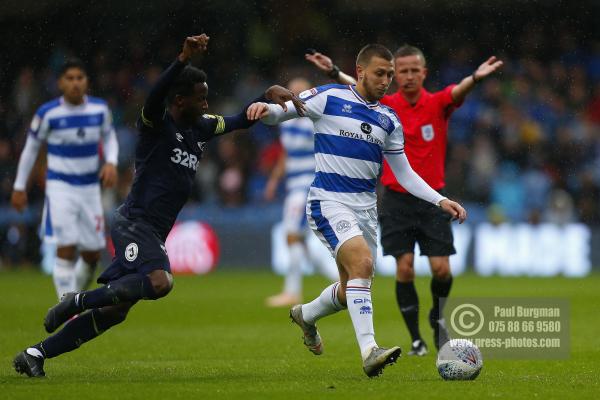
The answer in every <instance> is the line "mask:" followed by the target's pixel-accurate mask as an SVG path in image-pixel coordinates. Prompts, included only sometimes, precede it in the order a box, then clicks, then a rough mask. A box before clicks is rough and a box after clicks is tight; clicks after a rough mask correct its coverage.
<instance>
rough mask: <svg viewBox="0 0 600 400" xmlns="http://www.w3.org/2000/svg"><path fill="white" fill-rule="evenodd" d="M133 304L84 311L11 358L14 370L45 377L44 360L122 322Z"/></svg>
mask: <svg viewBox="0 0 600 400" xmlns="http://www.w3.org/2000/svg"><path fill="white" fill-rule="evenodd" d="M134 304H135V303H133V302H126V303H121V304H118V305H114V306H107V307H103V308H94V309H92V310H88V311H85V312H84V313H82V314H80V315H79V316H78V317H77V318H75V319H72V320H71V321H69V322H68V323H67V324H66V325H65V326H64V327H63V328H62V329H61V330H60V331H59V332H57V333H56V334H54V335H52V336H49V337H48V338H46V339H45V340H43V341H42V342H41V343H38V344H36V345H33V346H31V347H28V348H27V349H26V350H24V351H22V352H21V353H19V354H17V356H16V357H15V359H14V361H13V366H14V368H15V370H16V371H17V372H18V373H21V374H27V375H28V376H30V377H42V376H45V373H44V360H45V359H47V358H52V357H56V356H59V355H61V354H63V353H67V352H69V351H72V350H75V349H77V348H78V347H79V346H81V345H82V344H83V343H85V342H88V341H90V340H92V339H94V338H95V337H97V336H99V335H100V334H102V333H103V332H105V331H106V330H108V329H109V328H111V327H113V326H115V325H117V324H120V323H121V322H123V321H125V318H126V317H127V314H128V313H129V310H130V309H131V307H132V306H133V305H134Z"/></svg>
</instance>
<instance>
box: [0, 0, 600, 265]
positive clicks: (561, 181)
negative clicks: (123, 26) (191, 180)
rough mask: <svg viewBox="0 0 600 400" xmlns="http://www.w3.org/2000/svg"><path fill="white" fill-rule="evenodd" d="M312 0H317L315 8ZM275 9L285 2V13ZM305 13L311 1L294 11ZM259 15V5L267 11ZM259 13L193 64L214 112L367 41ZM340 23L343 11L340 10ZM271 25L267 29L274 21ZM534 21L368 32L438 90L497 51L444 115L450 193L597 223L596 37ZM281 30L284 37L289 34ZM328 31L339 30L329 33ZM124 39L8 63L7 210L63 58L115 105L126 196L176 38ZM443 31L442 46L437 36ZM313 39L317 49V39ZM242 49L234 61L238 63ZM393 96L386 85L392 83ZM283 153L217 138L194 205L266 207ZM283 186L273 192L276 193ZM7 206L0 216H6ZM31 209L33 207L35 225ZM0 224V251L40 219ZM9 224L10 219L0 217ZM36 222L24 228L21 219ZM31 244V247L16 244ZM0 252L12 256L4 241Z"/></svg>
mask: <svg viewBox="0 0 600 400" xmlns="http://www.w3.org/2000/svg"><path fill="white" fill-rule="evenodd" d="M311 4H313V5H314V2H313V3H311ZM282 12H283V11H282ZM310 12H312V13H313V14H311V15H313V17H314V16H315V15H317V14H315V13H314V12H315V10H314V7H313V8H311V7H308V9H307V10H303V13H305V14H306V13H310ZM267 14H268V13H267ZM263 18H266V17H264V16H263V15H262V14H261V13H259V15H258V16H257V17H255V18H254V19H252V20H250V21H246V22H245V24H243V25H240V26H236V27H235V28H232V31H227V32H225V33H223V36H224V37H225V38H228V39H231V38H234V39H235V38H241V37H242V38H244V40H245V42H244V45H243V50H240V52H239V53H235V52H232V49H235V45H232V44H231V43H227V44H226V45H225V47H224V48H223V46H222V45H221V43H220V42H219V41H220V40H222V39H220V38H219V32H215V33H214V34H211V36H212V37H213V39H211V40H212V43H211V46H212V47H211V51H210V52H209V54H208V55H207V56H206V57H205V59H203V60H197V64H198V65H199V66H201V67H203V68H206V70H207V72H208V75H209V82H208V85H209V107H210V109H211V111H212V112H215V113H220V114H231V113H236V112H239V110H240V109H241V108H242V107H243V106H244V105H245V104H247V103H248V102H250V101H251V100H252V99H253V98H255V97H258V96H259V95H260V94H261V92H262V91H264V90H265V89H266V88H267V87H268V86H269V85H270V84H273V83H280V84H284V83H285V82H286V81H287V80H289V79H290V78H292V77H295V76H299V75H301V76H304V77H307V78H309V79H310V80H312V81H313V83H314V84H315V85H318V84H323V83H327V82H329V81H328V79H327V78H326V77H325V76H322V75H320V74H319V73H318V72H317V71H316V70H315V69H314V68H313V67H312V66H311V65H309V64H308V63H307V62H306V61H304V59H303V54H304V51H303V50H304V48H306V47H315V46H316V45H319V44H320V47H319V50H322V51H323V52H325V53H328V54H329V55H330V56H331V57H332V58H333V59H334V61H335V62H336V63H337V64H338V65H339V66H340V67H341V68H342V70H345V71H347V72H353V68H354V55H355V53H356V52H357V51H358V49H359V48H360V47H361V46H362V44H364V43H363V42H358V41H357V38H356V35H354V36H353V35H350V34H344V33H343V32H342V33H340V32H336V31H335V30H332V29H330V28H326V27H323V26H321V25H319V26H320V28H319V29H321V31H319V30H318V29H317V31H316V32H312V36H311V37H310V38H309V39H308V40H310V41H309V42H307V41H306V40H305V41H303V40H302V38H301V37H297V36H293V35H294V33H293V32H294V30H295V29H299V28H300V27H301V24H300V25H299V24H298V23H296V24H293V23H292V24H288V25H285V26H282V25H281V26H280V25H276V26H275V27H274V28H273V27H272V26H271V25H269V23H268V22H265V20H263ZM344 18H346V19H348V18H351V17H350V16H348V15H346V16H345V17H344ZM271 28H272V29H271ZM545 29H546V28H544V25H543V23H541V22H540V23H538V24H536V23H531V24H528V25H527V26H522V27H520V29H519V30H514V31H512V33H511V37H510V39H509V41H510V43H512V45H506V43H507V40H505V41H504V42H503V43H504V44H505V45H503V46H501V47H499V48H494V46H492V45H490V43H493V37H494V35H497V34H498V33H499V32H498V31H493V30H492V31H491V32H490V30H487V29H486V30H477V31H473V30H471V32H472V33H473V35H474V36H473V37H465V36H467V35H468V34H469V33H468V29H467V32H466V33H463V34H462V36H461V35H456V34H454V35H453V34H450V33H449V34H448V35H440V36H438V37H437V39H438V42H436V40H435V39H436V38H433V39H430V40H426V39H424V37H425V36H426V35H425V34H424V33H423V32H421V31H418V32H416V33H415V38H416V39H414V40H413V41H410V40H411V35H410V34H404V35H402V36H401V38H398V37H396V36H395V35H394V34H393V32H392V31H390V30H385V31H384V32H385V33H377V34H373V35H371V36H369V41H379V42H381V43H384V44H386V45H388V46H389V47H390V48H391V49H392V50H394V49H395V47H397V46H399V45H401V44H403V43H404V41H405V40H404V39H407V40H408V41H410V43H411V44H414V45H417V46H419V47H421V48H422V49H423V51H424V52H425V55H426V56H427V58H428V68H429V76H428V79H427V81H426V84H425V86H426V87H427V89H428V90H430V91H433V90H438V89H442V88H443V87H445V86H446V85H448V84H451V83H456V82H458V81H460V80H461V79H462V78H463V77H465V76H468V75H470V74H471V73H472V71H473V70H474V69H475V68H476V67H477V66H478V65H479V64H480V63H481V62H483V61H484V60H485V59H486V58H487V57H488V56H489V55H492V53H494V54H495V55H496V56H498V57H499V58H501V59H503V60H504V62H505V66H504V68H503V70H502V72H501V73H500V74H498V75H497V76H495V77H493V78H490V79H489V80H487V81H484V82H482V83H481V84H480V85H478V86H477V87H476V89H475V90H474V92H473V93H472V94H471V95H470V96H469V97H468V98H467V100H466V102H465V104H463V105H462V107H460V108H459V109H458V110H457V111H456V112H455V113H454V115H453V116H452V119H451V124H450V130H449V134H450V139H449V150H448V158H447V192H448V194H449V196H451V197H453V198H456V199H458V200H460V201H462V202H465V203H466V204H467V205H470V207H471V208H475V209H476V210H478V211H479V214H478V213H477V212H476V213H475V215H480V216H481V218H485V219H488V220H491V221H493V222H502V221H512V222H519V221H529V222H532V223H538V222H544V221H548V222H557V223H569V222H576V221H580V222H584V223H586V224H598V223H600V40H599V39H598V38H597V37H595V38H594V37H592V38H590V39H589V40H588V38H586V37H585V36H584V37H583V39H584V40H582V36H581V34H580V33H577V31H576V32H574V33H573V32H572V31H571V30H570V29H569V27H568V24H563V25H562V28H561V27H559V28H557V29H558V31H556V33H557V34H556V36H554V37H550V38H549V37H548V35H547V34H548V32H547V31H546V30H545ZM282 34H288V35H292V36H293V40H292V39H290V40H289V41H288V42H287V43H286V42H284V41H283V40H282V39H281V35H282ZM336 35H341V37H338V36H336ZM122 36H123V37H126V38H127V39H126V40H124V41H120V42H116V41H112V42H107V43H105V44H103V45H101V46H95V47H94V48H93V50H90V49H86V51H85V52H83V54H81V53H82V52H78V50H79V49H81V44H77V45H73V46H72V45H71V43H70V42H69V41H68V40H66V39H65V40H63V41H56V42H53V44H52V46H51V47H50V48H49V49H48V52H47V53H44V54H45V56H44V59H42V60H38V61H37V63H35V64H33V63H32V64H29V63H26V62H24V63H21V64H20V65H18V66H13V71H14V76H10V77H9V80H8V83H7V82H6V81H5V82H4V84H3V86H2V87H0V88H1V89H2V93H1V96H0V208H2V209H3V210H5V211H6V210H8V207H9V199H10V193H11V190H12V183H13V179H14V176H15V172H16V165H17V161H18V157H19V154H20V151H21V149H22V147H23V145H24V141H25V138H26V131H27V127H28V124H29V122H30V120H31V117H32V115H33V114H34V112H35V110H36V108H37V107H39V106H40V105H41V104H43V103H44V102H46V101H48V100H50V99H52V98H54V97H56V96H58V95H59V93H58V91H57V88H56V73H57V70H58V68H59V67H60V65H61V64H62V62H63V60H65V59H66V58H68V57H71V56H79V57H81V58H82V59H83V60H84V61H85V63H86V64H87V66H88V73H89V77H90V92H91V93H92V94H93V95H94V96H98V97H102V98H104V99H106V100H107V101H108V103H109V105H110V107H111V110H112V112H113V116H114V121H115V127H116V130H117V134H118V139H119V144H120V156H119V171H120V179H119V185H118V187H117V189H116V190H115V191H111V192H107V193H106V195H105V200H106V207H107V209H110V208H112V207H114V206H115V205H117V204H118V202H120V201H121V200H122V199H123V198H124V196H126V195H127V193H128V189H129V186H130V184H131V180H132V176H133V165H132V160H133V153H134V149H135V143H136V140H137V133H136V131H135V123H136V120H137V118H138V116H139V111H140V109H141V106H142V104H143V102H144V98H145V96H146V94H147V93H148V90H149V88H150V87H151V86H152V84H153V83H154V82H155V81H156V79H157V77H158V75H159V74H160V72H161V71H162V69H163V68H164V67H165V66H166V65H168V63H169V62H170V61H171V60H172V59H174V57H175V56H176V54H177V52H178V50H179V48H180V43H181V40H180V39H181V37H179V36H176V35H175V34H173V35H171V36H167V37H164V38H158V39H157V38H154V42H153V43H154V44H153V46H152V49H151V51H149V50H150V49H148V45H147V44H146V43H145V42H144V41H143V40H142V39H141V37H140V36H139V35H136V32H135V31H133V30H130V31H128V32H127V33H126V34H124V35H122ZM441 37H444V38H445V41H444V43H443V45H441V44H440V43H441V42H440V40H441V39H440V38H441ZM315 43H316V44H315ZM238 56H239V58H238ZM390 90H391V91H393V90H394V88H393V87H392V88H391V89H390ZM280 152H281V147H280V144H279V142H278V137H277V131H276V129H273V128H270V127H266V126H264V125H261V124H257V125H255V127H253V128H252V129H251V132H250V133H249V134H248V133H247V132H239V133H235V134H232V135H228V136H225V137H222V138H220V139H219V140H215V141H213V142H211V143H210V144H209V146H208V147H207V150H206V153H205V156H204V158H203V160H202V161H201V167H200V168H199V170H198V173H197V182H196V188H195V190H194V194H193V196H192V199H191V201H192V202H195V203H203V204H211V203H212V204H218V205H220V206H222V207H242V206H248V205H252V204H257V203H261V202H263V201H264V200H263V197H262V193H263V189H264V186H265V183H266V179H267V177H268V174H269V173H270V171H271V169H272V167H273V166H274V164H275V162H276V160H277V157H278V156H279V154H280ZM30 182H31V184H30V191H29V199H30V204H31V205H32V207H31V208H32V209H33V210H36V209H37V210H39V209H41V204H42V202H43V186H44V160H43V157H41V160H40V161H39V162H38V167H37V168H36V170H35V171H34V174H33V176H32V178H31V180H30ZM282 195H283V192H281V193H280V200H281V196H282ZM5 214H6V213H5ZM37 218H38V215H37V214H35V213H33V214H31V218H30V219H31V221H34V222H37ZM9 220H10V218H9V219H6V218H4V219H0V225H1V227H0V232H1V235H2V237H0V243H2V247H6V246H15V245H21V246H26V245H24V244H22V243H23V240H19V238H20V237H21V236H22V235H29V236H31V235H35V233H34V232H35V223H33V224H28V225H19V224H11V223H10V221H9ZM7 221H9V222H7ZM30 225H31V226H30ZM23 251H26V250H23ZM2 254H4V255H6V254H7V253H6V252H5V251H4V250H3V251H2Z"/></svg>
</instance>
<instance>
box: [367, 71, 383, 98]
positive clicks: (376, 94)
mask: <svg viewBox="0 0 600 400" xmlns="http://www.w3.org/2000/svg"><path fill="white" fill-rule="evenodd" d="M363 86H364V88H365V91H366V92H367V95H368V96H369V98H368V99H367V100H368V101H369V102H372V101H379V100H381V99H382V98H383V96H385V93H386V92H387V87H386V88H385V90H383V92H382V91H381V90H380V89H378V88H377V85H375V84H372V83H371V81H370V80H369V78H367V76H365V77H364V80H363Z"/></svg>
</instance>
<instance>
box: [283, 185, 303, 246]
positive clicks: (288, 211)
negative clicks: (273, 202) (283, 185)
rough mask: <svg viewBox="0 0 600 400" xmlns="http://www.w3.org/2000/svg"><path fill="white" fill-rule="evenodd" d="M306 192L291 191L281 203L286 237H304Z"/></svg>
mask: <svg viewBox="0 0 600 400" xmlns="http://www.w3.org/2000/svg"><path fill="white" fill-rule="evenodd" d="M307 196H308V192H307V191H304V190H293V191H291V192H289V193H288V194H287V195H286V196H285V200H284V202H283V229H284V230H285V233H286V234H288V235H304V234H305V233H306V231H307V224H306V197H307Z"/></svg>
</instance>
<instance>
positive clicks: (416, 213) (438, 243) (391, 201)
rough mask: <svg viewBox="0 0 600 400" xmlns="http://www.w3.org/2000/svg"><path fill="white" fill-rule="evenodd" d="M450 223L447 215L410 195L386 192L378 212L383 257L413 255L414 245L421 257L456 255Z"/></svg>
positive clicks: (386, 190)
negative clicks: (419, 251)
mask: <svg viewBox="0 0 600 400" xmlns="http://www.w3.org/2000/svg"><path fill="white" fill-rule="evenodd" d="M450 222H451V217H450V215H449V214H448V213H446V212H444V211H443V210H442V209H441V208H439V207H437V206H435V205H433V204H431V203H428V202H426V201H424V200H421V199H419V198H416V197H415V196H413V195H411V194H409V193H400V192H395V191H393V190H389V189H385V191H384V194H383V198H382V200H381V209H380V212H379V224H380V226H381V246H382V247H383V254H385V255H391V256H394V257H399V256H401V255H402V254H406V253H414V252H415V243H419V249H420V250H421V255H423V256H429V257H436V256H450V255H452V254H455V253H456V250H455V249H454V237H453V235H452V227H451V226H450Z"/></svg>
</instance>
